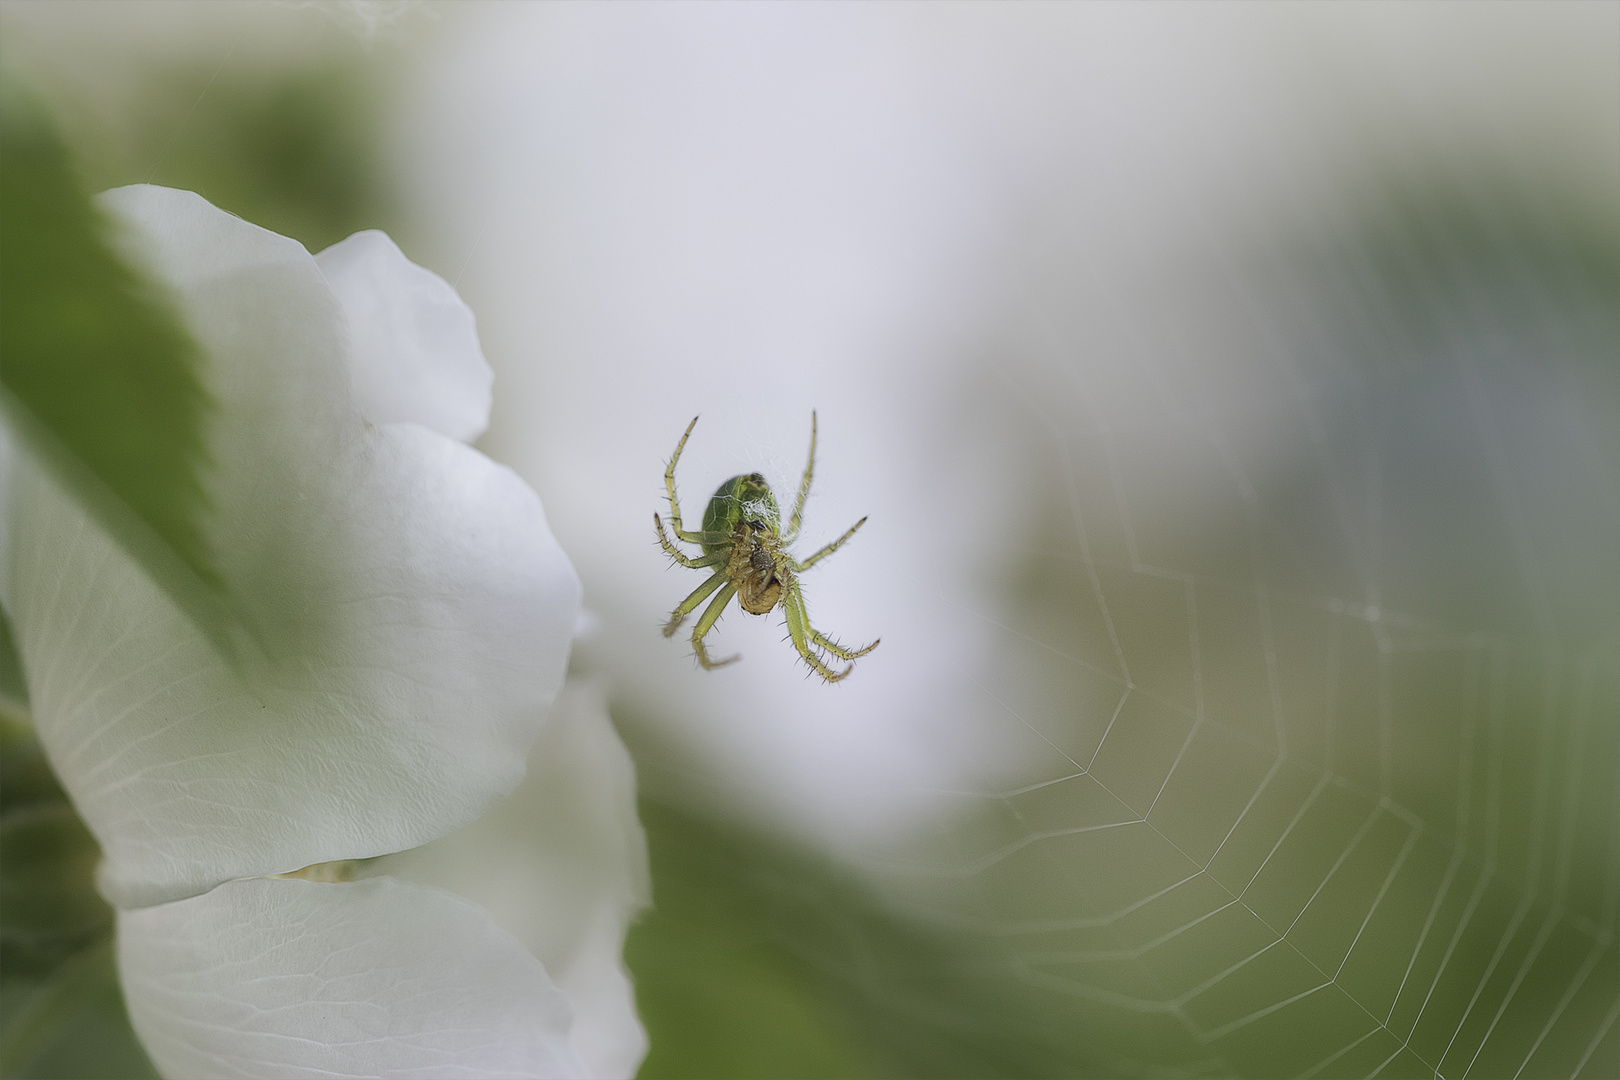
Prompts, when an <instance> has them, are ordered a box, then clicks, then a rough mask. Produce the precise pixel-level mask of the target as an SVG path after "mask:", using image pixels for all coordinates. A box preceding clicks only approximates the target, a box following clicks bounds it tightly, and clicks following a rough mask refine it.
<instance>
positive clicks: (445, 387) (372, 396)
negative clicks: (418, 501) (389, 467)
mask: <svg viewBox="0 0 1620 1080" xmlns="http://www.w3.org/2000/svg"><path fill="white" fill-rule="evenodd" d="M315 261H316V263H317V264H318V265H319V266H320V268H321V273H323V274H325V275H326V280H327V283H328V284H330V285H331V286H332V291H333V292H335V293H336V294H337V297H338V301H339V303H341V304H342V305H343V314H344V317H345V320H346V321H347V323H348V330H349V346H350V367H349V386H350V389H351V391H352V393H353V394H354V400H355V404H356V405H358V406H359V408H360V412H361V414H362V415H363V416H365V418H366V419H367V420H370V421H372V422H373V423H379V424H380V423H391V422H394V421H407V422H410V423H416V424H422V425H424V426H426V427H430V428H432V429H433V430H434V431H437V432H439V433H441V434H444V435H448V436H450V437H451V438H452V439H459V440H461V441H462V442H471V441H472V440H474V439H476V438H477V437H478V436H479V435H481V434H482V433H483V431H484V428H486V427H488V426H489V406H490V388H491V387H492V386H493V385H494V382H495V373H494V372H493V371H491V370H490V367H489V364H488V363H487V362H486V361H485V360H484V353H483V350H482V349H480V348H479V345H478V331H477V329H476V327H475V326H474V323H473V313H472V309H471V308H469V307H468V306H467V305H466V304H465V303H463V302H462V300H461V297H460V296H457V295H456V291H455V289H453V288H451V287H450V285H449V283H448V282H446V281H445V280H444V279H443V278H441V277H440V276H439V275H438V274H435V273H433V272H432V271H431V270H426V269H423V268H422V267H420V266H417V265H416V264H415V263H413V262H411V261H410V260H409V259H407V258H406V257H405V254H404V252H402V251H400V250H399V247H398V246H397V245H396V244H395V243H394V242H393V241H392V240H390V239H389V238H388V235H387V234H386V233H382V232H378V231H377V230H376V229H369V230H367V231H365V232H358V233H355V234H354V235H353V236H351V237H349V238H348V239H347V240H344V241H343V242H341V243H338V244H333V245H332V246H331V247H329V248H327V249H326V250H325V251H323V252H321V253H320V254H319V255H317V256H315Z"/></svg>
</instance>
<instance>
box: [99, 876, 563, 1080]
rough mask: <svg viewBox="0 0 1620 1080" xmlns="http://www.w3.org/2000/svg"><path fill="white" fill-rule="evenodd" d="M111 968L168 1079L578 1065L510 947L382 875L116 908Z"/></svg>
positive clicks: (451, 902)
mask: <svg viewBox="0 0 1620 1080" xmlns="http://www.w3.org/2000/svg"><path fill="white" fill-rule="evenodd" d="M118 966H119V971H120V974H121V975H122V977H123V983H124V993H125V997H126V999H127V1001H128V1004H129V1014H130V1019H131V1020H132V1021H133V1022H134V1025H135V1030H136V1032H137V1033H138V1034H139V1035H140V1037H141V1042H142V1043H143V1044H144V1045H145V1046H146V1049H147V1052H148V1053H149V1054H150V1055H151V1056H152V1061H153V1063H154V1064H156V1065H157V1067H158V1070H159V1071H160V1072H162V1073H163V1075H164V1076H166V1077H169V1078H170V1080H179V1078H182V1077H204V1078H215V1077H270V1078H293V1077H321V1078H323V1080H329V1078H331V1077H343V1076H352V1077H361V1076H381V1077H419V1078H423V1080H441V1078H442V1080H449V1078H453V1077H551V1076H578V1075H580V1074H581V1066H580V1063H579V1060H578V1058H577V1057H575V1056H574V1053H573V1050H572V1048H571V1046H570V1045H569V1042H568V1028H569V1009H568V1003H567V1001H566V999H564V997H563V996H562V994H561V993H560V992H559V991H558V990H557V988H556V987H555V986H553V985H552V982H551V980H550V979H549V978H548V977H547V975H546V971H545V968H544V967H543V966H542V965H541V964H540V963H539V962H538V961H537V960H535V959H534V957H533V956H531V955H530V954H529V953H528V951H527V950H526V949H524V948H523V946H522V944H521V943H519V942H518V941H517V940H515V939H514V938H513V937H512V936H511V935H510V934H507V933H506V932H505V931H503V930H501V929H500V928H498V927H497V926H495V924H494V923H493V922H491V921H490V918H489V916H488V915H487V914H485V913H484V912H483V911H480V910H479V909H478V908H477V907H475V906H474V905H472V904H469V903H467V902H466V901H464V900H460V899H458V898H456V897H454V896H450V895H448V894H446V893H443V892H439V891H437V890H434V889H424V888H421V887H419V886H415V885H407V884H404V883H402V882H397V881H393V880H391V879H388V878H374V879H372V880H369V881H361V882H354V883H350V884H342V885H317V884H314V883H312V882H308V881H299V880H268V879H263V878H260V879H256V880H251V881H233V882H231V883H229V884H227V885H222V886H220V887H219V888H218V889H215V890H214V891H213V892H211V893H207V894H205V895H203V896H197V897H192V898H191V899H188V900H179V901H176V902H174V903H171V904H162V905H159V906H157V907H152V908H145V909H142V910H140V911H125V912H121V913H120V914H119V917H118Z"/></svg>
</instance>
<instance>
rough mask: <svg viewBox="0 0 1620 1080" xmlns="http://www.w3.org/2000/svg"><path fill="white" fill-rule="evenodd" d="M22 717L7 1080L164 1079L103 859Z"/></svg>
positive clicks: (10, 707) (2, 879)
mask: <svg viewBox="0 0 1620 1080" xmlns="http://www.w3.org/2000/svg"><path fill="white" fill-rule="evenodd" d="M3 621H4V620H3V618H0V623H3ZM20 712H21V710H20V708H19V706H18V704H17V703H16V702H15V700H8V701H7V702H6V703H5V710H4V714H3V715H0V1077H30V1078H34V1080H50V1078H56V1077H61V1078H72V1077H130V1078H146V1077H154V1076H156V1075H157V1074H156V1072H155V1071H154V1070H153V1069H152V1066H151V1064H150V1063H149V1062H148V1061H147V1059H146V1054H145V1052H144V1051H143V1050H142V1049H141V1047H140V1044H139V1043H138V1042H137V1041H136V1039H135V1033H134V1031H133V1030H132V1029H131V1028H130V1026H129V1020H128V1018H127V1016H126V1014H125V1012H124V1003H123V997H122V995H121V992H120V990H119V987H118V974H117V972H116V970H115V969H114V966H113V956H112V941H113V936H112V932H113V912H112V908H110V907H109V906H108V905H107V903H106V901H104V900H102V899H101V896H100V895H99V894H98V893H97V892H96V889H95V868H96V864H97V863H98V862H99V861H100V859H101V850H100V848H99V847H97V845H96V841H95V839H94V838H93V837H92V836H91V835H90V833H89V831H88V830H86V829H85V827H84V825H83V823H82V822H80V820H79V818H78V815H77V814H75V813H74V811H73V807H72V806H71V805H69V803H68V801H67V796H66V795H65V794H63V792H62V789H61V787H60V786H59V785H58V784H57V783H56V778H55V777H54V776H53V775H52V774H51V769H50V765H49V764H48V763H47V762H46V760H45V756H44V754H43V753H41V751H40V747H39V743H38V742H37V741H36V740H35V739H34V737H33V732H32V730H31V729H30V728H29V726H28V723H27V718H26V717H25V716H23V715H19V714H20Z"/></svg>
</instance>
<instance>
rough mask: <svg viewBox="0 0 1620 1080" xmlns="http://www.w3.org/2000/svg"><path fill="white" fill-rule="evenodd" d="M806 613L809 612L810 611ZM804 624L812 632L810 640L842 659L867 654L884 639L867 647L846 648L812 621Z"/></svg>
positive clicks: (852, 658) (850, 658)
mask: <svg viewBox="0 0 1620 1080" xmlns="http://www.w3.org/2000/svg"><path fill="white" fill-rule="evenodd" d="M806 614H808V612H807V613H806ZM804 626H805V629H806V630H807V631H808V632H809V634H810V640H811V641H814V642H815V643H816V644H817V645H820V646H821V647H822V648H823V649H826V650H827V651H828V652H830V653H832V654H833V655H834V656H836V657H838V659H840V660H854V659H855V658H856V657H858V656H865V655H866V654H867V653H869V652H871V651H872V650H873V649H875V648H877V647H878V646H879V645H881V644H882V643H883V639H882V638H878V639H877V640H876V641H874V642H872V644H870V645H867V646H866V647H865V648H860V649H846V648H844V647H843V646H842V645H840V644H838V643H837V642H836V641H833V640H831V639H830V638H828V637H827V636H826V635H825V634H823V633H822V632H821V631H819V630H817V629H816V628H815V627H813V626H811V625H810V623H809V622H808V620H807V621H806V622H805V624H804Z"/></svg>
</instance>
